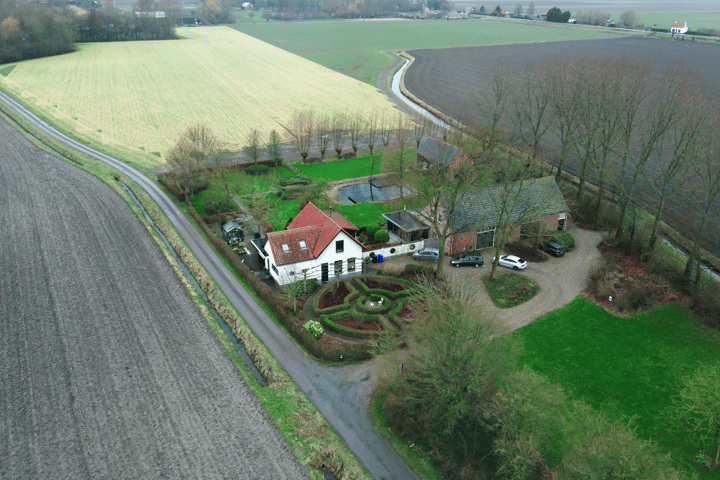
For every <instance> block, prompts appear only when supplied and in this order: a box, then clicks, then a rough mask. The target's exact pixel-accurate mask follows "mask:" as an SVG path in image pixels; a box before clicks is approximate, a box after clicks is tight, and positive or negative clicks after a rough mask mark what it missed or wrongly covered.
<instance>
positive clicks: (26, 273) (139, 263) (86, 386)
mask: <svg viewBox="0 0 720 480" xmlns="http://www.w3.org/2000/svg"><path fill="white" fill-rule="evenodd" d="M0 139H1V140H2V145H3V148H2V150H0V224H2V229H1V230H0V246H1V247H2V255H1V256H0V272H2V275H0V358H2V362H0V379H2V381H1V382H0V418H1V419H2V420H0V478H8V479H9V478H86V479H98V478H131V479H138V478H159V477H166V478H246V479H256V478H277V479H288V480H294V479H298V478H306V475H305V471H304V470H303V468H302V467H301V465H300V464H299V463H298V462H297V460H296V459H295V457H294V455H293V453H292V451H291V450H290V448H289V446H288V445H287V443H286V442H285V439H284V438H283V437H282V436H281V435H280V433H279V432H278V431H277V429H276V428H275V426H274V424H273V423H272V421H271V420H270V418H269V417H268V415H267V413H266V411H265V409H264V408H263V406H262V405H261V404H260V402H259V401H258V400H257V398H255V396H254V395H253V394H252V392H251V391H250V389H249V388H248V387H247V385H246V384H245V382H244V381H243V379H242V376H241V375H240V374H239V372H238V371H237V369H236V368H235V366H234V364H233V363H232V362H231V360H230V358H229V357H228V355H227V352H226V351H225V349H224V348H223V347H222V345H221V344H220V343H219V342H218V340H217V337H216V335H215V333H214V332H213V331H212V330H211V329H210V328H209V326H208V324H207V322H206V321H205V319H204V318H203V317H202V316H201V315H200V312H199V311H198V309H197V307H196V306H195V304H194V303H193V301H192V299H191V298H190V296H189V295H188V293H187V291H186V289H185V287H184V286H183V284H182V283H181V282H180V279H179V278H178V276H177V275H176V274H175V272H174V271H173V270H172V268H171V267H170V265H169V264H168V262H167V261H166V260H165V257H164V256H163V254H162V253H161V251H160V250H159V249H158V247H157V245H156V243H155V242H154V240H153V239H152V237H150V235H149V234H148V232H147V230H146V228H145V226H144V225H143V224H142V223H141V222H140V221H139V219H138V218H137V216H136V215H135V213H134V212H133V211H132V209H130V208H129V206H128V205H127V203H126V202H125V201H124V200H123V198H122V197H121V196H120V195H118V194H117V192H115V191H114V190H113V189H112V188H110V187H109V186H108V185H106V184H105V183H103V182H102V181H100V180H99V179H97V178H96V177H94V176H92V175H91V174H89V173H87V172H85V171H84V170H81V169H79V168H77V167H75V166H74V165H72V164H70V163H69V162H65V161H62V160H60V159H58V158H55V157H53V156H51V155H48V154H47V153H45V152H44V151H42V150H41V149H39V148H38V147H37V146H36V145H34V144H33V143H31V142H30V141H29V140H28V139H27V138H26V137H24V136H23V135H22V134H21V133H20V132H19V131H18V130H17V129H16V128H15V127H13V126H11V125H10V124H9V123H8V122H6V121H5V120H4V119H0Z"/></svg>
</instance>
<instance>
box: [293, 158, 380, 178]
mask: <svg viewBox="0 0 720 480" xmlns="http://www.w3.org/2000/svg"><path fill="white" fill-rule="evenodd" d="M376 159H377V161H376V163H375V166H374V167H373V171H372V174H373V175H377V174H378V173H380V163H381V161H380V160H381V157H380V156H379V155H376ZM291 165H292V166H293V167H295V168H297V169H298V170H299V171H300V172H302V173H304V174H306V175H307V176H308V177H310V178H313V179H321V180H327V181H329V182H334V181H337V180H346V179H349V178H358V177H366V176H368V175H370V155H367V156H364V157H359V158H351V159H348V160H337V161H330V162H326V163H315V164H313V165H303V164H302V163H293V164H291Z"/></svg>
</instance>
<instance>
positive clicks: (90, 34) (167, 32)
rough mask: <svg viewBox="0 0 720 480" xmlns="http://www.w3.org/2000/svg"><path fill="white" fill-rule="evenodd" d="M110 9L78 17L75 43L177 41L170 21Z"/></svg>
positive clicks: (143, 14)
mask: <svg viewBox="0 0 720 480" xmlns="http://www.w3.org/2000/svg"><path fill="white" fill-rule="evenodd" d="M141 13H142V14H141V15H139V16H138V15H136V14H135V13H133V12H122V11H118V10H113V11H109V12H103V11H100V10H98V9H95V8H91V9H90V10H89V11H88V13H87V15H83V16H80V17H78V18H77V24H78V40H79V41H81V42H116V41H122V40H168V39H173V38H177V35H176V34H175V23H174V21H173V19H172V18H169V17H165V18H156V17H155V16H153V15H150V13H151V12H141Z"/></svg>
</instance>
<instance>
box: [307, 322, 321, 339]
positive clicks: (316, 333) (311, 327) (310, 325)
mask: <svg viewBox="0 0 720 480" xmlns="http://www.w3.org/2000/svg"><path fill="white" fill-rule="evenodd" d="M303 327H305V330H307V331H308V332H310V333H311V334H312V336H313V337H315V338H320V337H322V335H323V333H325V329H324V328H323V326H322V324H321V323H320V322H318V321H317V320H308V321H307V322H305V323H304V324H303Z"/></svg>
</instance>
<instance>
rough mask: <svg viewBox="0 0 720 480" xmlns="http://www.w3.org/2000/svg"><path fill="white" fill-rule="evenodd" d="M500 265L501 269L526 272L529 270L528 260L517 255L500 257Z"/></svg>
mask: <svg viewBox="0 0 720 480" xmlns="http://www.w3.org/2000/svg"><path fill="white" fill-rule="evenodd" d="M494 262H495V257H493V263H494ZM498 265H500V266H501V267H507V268H512V269H513V270H525V269H526V268H527V265H528V264H527V260H525V259H523V258H520V257H518V256H516V255H500V261H499V262H498Z"/></svg>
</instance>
